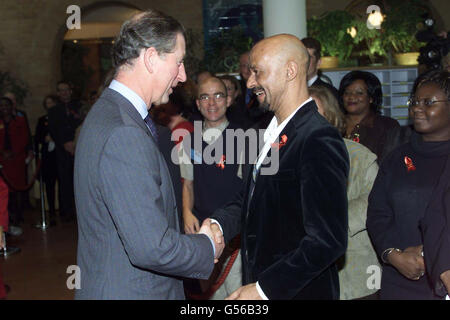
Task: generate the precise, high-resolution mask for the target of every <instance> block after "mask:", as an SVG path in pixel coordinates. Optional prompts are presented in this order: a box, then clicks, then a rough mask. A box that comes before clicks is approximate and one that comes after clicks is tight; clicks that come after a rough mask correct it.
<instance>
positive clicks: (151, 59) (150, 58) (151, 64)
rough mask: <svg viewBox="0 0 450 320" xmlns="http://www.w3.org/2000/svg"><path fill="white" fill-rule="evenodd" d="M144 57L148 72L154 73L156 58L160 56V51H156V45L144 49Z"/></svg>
mask: <svg viewBox="0 0 450 320" xmlns="http://www.w3.org/2000/svg"><path fill="white" fill-rule="evenodd" d="M143 57H144V65H145V68H146V69H147V70H148V72H150V73H154V71H155V65H156V59H157V58H158V52H157V51H156V49H155V48H154V47H150V48H147V49H144V53H143Z"/></svg>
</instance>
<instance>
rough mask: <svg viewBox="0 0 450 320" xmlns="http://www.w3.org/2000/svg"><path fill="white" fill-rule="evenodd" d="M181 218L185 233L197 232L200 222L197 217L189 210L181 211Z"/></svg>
mask: <svg viewBox="0 0 450 320" xmlns="http://www.w3.org/2000/svg"><path fill="white" fill-rule="evenodd" d="M183 220H184V232H186V234H194V233H197V232H198V230H199V229H200V223H199V222H198V219H197V218H196V217H195V216H194V214H193V213H192V212H191V211H184V212H183Z"/></svg>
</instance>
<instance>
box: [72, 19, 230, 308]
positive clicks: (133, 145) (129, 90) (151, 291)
mask: <svg viewBox="0 0 450 320" xmlns="http://www.w3.org/2000/svg"><path fill="white" fill-rule="evenodd" d="M184 55H185V37H184V30H183V27H182V26H181V25H180V24H179V23H178V22H177V21H176V20H174V19H173V18H171V17H168V16H166V15H164V14H163V13H160V12H157V11H153V10H149V11H146V12H143V13H140V14H138V15H136V16H134V17H133V18H131V19H130V20H129V21H127V22H125V23H124V25H123V26H122V28H121V31H120V35H119V36H118V38H117V39H116V41H115V44H114V48H113V62H114V66H115V68H116V74H115V77H114V80H113V81H112V82H111V84H110V86H109V88H107V89H105V91H104V92H103V93H102V95H101V97H100V98H99V99H98V100H97V102H96V103H95V104H94V106H93V107H92V109H91V110H90V112H89V114H88V115H87V117H86V119H85V121H84V124H83V127H82V129H81V132H80V136H79V140H78V143H77V147H76V148H77V149H76V153H75V198H76V206H77V217H78V237H79V238H78V257H77V264H78V266H79V267H80V269H81V289H78V290H77V292H76V296H75V297H76V298H77V299H183V298H184V290H183V282H182V280H181V279H180V278H179V277H190V278H203V279H207V278H208V277H209V275H210V273H211V271H212V269H213V266H214V258H217V257H218V256H220V254H221V252H222V250H223V241H222V243H221V244H218V243H215V242H214V241H213V240H212V234H211V231H210V229H209V226H208V222H209V221H206V222H205V224H204V225H203V226H202V227H201V228H200V230H199V233H200V234H190V235H182V234H181V233H180V227H179V223H178V217H177V207H176V202H175V195H174V191H173V187H172V181H171V178H170V175H169V171H168V169H167V165H166V163H165V160H164V158H163V155H162V154H161V152H160V151H159V148H158V135H157V131H156V127H155V125H154V124H153V122H152V120H151V118H150V117H149V114H148V111H149V110H150V108H151V107H152V105H153V104H155V105H158V104H163V103H167V102H168V101H169V95H170V94H171V93H172V88H174V87H175V86H176V85H177V84H178V83H179V82H184V81H185V80H186V73H185V70H184V64H183V58H184ZM218 240H219V241H220V238H219V239H218Z"/></svg>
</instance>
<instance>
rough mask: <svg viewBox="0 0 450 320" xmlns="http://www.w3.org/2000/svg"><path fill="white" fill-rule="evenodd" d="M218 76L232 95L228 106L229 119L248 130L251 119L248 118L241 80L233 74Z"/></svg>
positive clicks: (229, 94)
mask: <svg viewBox="0 0 450 320" xmlns="http://www.w3.org/2000/svg"><path fill="white" fill-rule="evenodd" d="M218 78H219V79H220V80H222V81H223V82H224V83H225V86H226V87H227V94H228V96H229V97H231V105H230V106H229V107H228V108H227V113H226V116H227V119H228V120H229V121H231V122H234V123H236V124H237V125H238V126H239V127H240V128H242V129H244V130H246V129H247V128H248V125H249V119H247V114H246V110H245V104H244V101H243V97H242V92H241V86H240V84H239V80H238V79H237V78H236V77H234V76H231V75H223V76H220V77H218Z"/></svg>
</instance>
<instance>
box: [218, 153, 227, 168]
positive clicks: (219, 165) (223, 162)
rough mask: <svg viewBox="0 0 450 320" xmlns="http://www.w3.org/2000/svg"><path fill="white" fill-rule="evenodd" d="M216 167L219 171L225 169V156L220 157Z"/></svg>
mask: <svg viewBox="0 0 450 320" xmlns="http://www.w3.org/2000/svg"><path fill="white" fill-rule="evenodd" d="M216 166H217V167H218V168H220V169H222V170H223V169H225V156H224V155H222V158H220V162H219V163H218V164H216Z"/></svg>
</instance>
